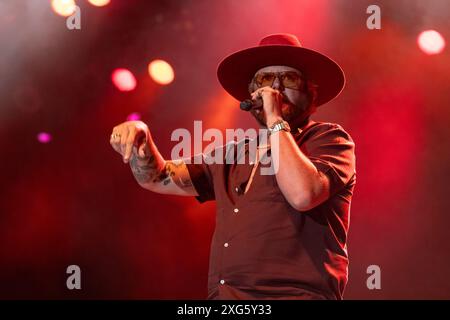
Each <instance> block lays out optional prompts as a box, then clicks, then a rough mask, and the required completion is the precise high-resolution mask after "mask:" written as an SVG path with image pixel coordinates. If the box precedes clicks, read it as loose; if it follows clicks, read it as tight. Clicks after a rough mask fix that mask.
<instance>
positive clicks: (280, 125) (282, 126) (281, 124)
mask: <svg viewBox="0 0 450 320" xmlns="http://www.w3.org/2000/svg"><path fill="white" fill-rule="evenodd" d="M280 130H284V131H287V132H290V131H291V128H290V127H289V123H287V121H284V120H280V121H277V122H275V123H274V124H273V125H272V127H270V128H269V132H270V133H274V132H277V131H280Z"/></svg>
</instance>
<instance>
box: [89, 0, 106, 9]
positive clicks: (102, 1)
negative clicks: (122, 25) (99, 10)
mask: <svg viewBox="0 0 450 320" xmlns="http://www.w3.org/2000/svg"><path fill="white" fill-rule="evenodd" d="M88 1H89V3H90V4H92V5H94V6H96V7H103V6H106V5H107V4H108V3H110V2H111V0H88Z"/></svg>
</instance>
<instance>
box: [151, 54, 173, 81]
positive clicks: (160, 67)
mask: <svg viewBox="0 0 450 320" xmlns="http://www.w3.org/2000/svg"><path fill="white" fill-rule="evenodd" d="M148 73H149V74H150V77H152V79H153V81H155V82H156V83H158V84H161V85H167V84H169V83H171V82H172V81H173V79H174V78H175V74H174V71H173V68H172V66H171V65H170V64H169V63H168V62H166V61H164V60H159V59H158V60H153V61H152V62H150V64H149V65H148Z"/></svg>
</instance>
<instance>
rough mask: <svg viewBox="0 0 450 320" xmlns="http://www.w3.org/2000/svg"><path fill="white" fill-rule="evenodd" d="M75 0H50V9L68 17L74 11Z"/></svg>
mask: <svg viewBox="0 0 450 320" xmlns="http://www.w3.org/2000/svg"><path fill="white" fill-rule="evenodd" d="M75 7H76V3H75V0H52V9H53V11H55V12H56V13H57V14H59V15H61V16H63V17H68V16H70V15H72V14H73V13H74V12H75Z"/></svg>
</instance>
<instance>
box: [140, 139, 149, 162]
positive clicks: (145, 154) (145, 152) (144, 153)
mask: <svg viewBox="0 0 450 320" xmlns="http://www.w3.org/2000/svg"><path fill="white" fill-rule="evenodd" d="M149 155H150V152H148V150H147V143H146V142H144V143H141V145H140V146H139V148H138V156H139V157H140V158H147V157H148V156H149Z"/></svg>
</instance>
